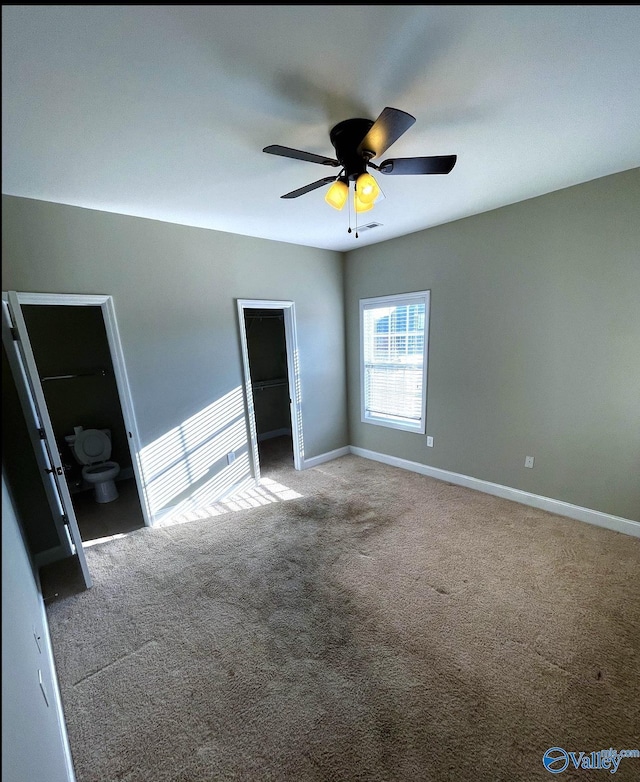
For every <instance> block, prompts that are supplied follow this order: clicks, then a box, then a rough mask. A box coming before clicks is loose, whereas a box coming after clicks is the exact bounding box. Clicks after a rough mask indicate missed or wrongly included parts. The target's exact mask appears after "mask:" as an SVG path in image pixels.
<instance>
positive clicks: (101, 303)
mask: <svg viewBox="0 0 640 782" xmlns="http://www.w3.org/2000/svg"><path fill="white" fill-rule="evenodd" d="M16 299H17V301H18V303H19V304H21V305H22V304H48V305H56V306H74V307H91V306H93V307H100V309H101V311H102V317H103V320H104V327H105V332H106V335H107V342H108V345H109V351H110V354H111V361H112V364H113V373H114V377H115V381H116V387H117V389H118V395H119V398H120V399H119V401H120V407H121V408H122V417H123V420H124V425H125V429H126V432H127V434H130V436H128V437H127V441H128V444H129V450H130V452H131V462H132V466H133V474H134V477H135V479H136V485H137V487H138V497H139V499H140V507H141V510H142V516H143V519H144V523H145V525H146V526H147V527H149V526H151V524H152V522H151V511H150V507H149V501H148V498H147V495H146V491H145V483H144V480H143V475H142V468H141V465H140V436H139V433H138V425H137V422H136V417H135V413H134V408H133V400H132V397H131V389H130V386H129V380H128V377H127V370H126V365H125V360H124V352H123V350H122V343H121V341H120V334H119V331H118V323H117V320H116V311H115V306H114V303H113V296H109V295H106V294H76V293H24V292H17V293H16Z"/></svg>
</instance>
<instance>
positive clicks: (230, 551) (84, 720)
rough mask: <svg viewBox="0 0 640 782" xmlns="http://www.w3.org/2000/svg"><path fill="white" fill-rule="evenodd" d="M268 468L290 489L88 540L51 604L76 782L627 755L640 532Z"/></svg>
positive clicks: (440, 767)
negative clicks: (70, 588) (566, 754)
mask: <svg viewBox="0 0 640 782" xmlns="http://www.w3.org/2000/svg"><path fill="white" fill-rule="evenodd" d="M269 475H270V478H271V479H272V480H274V481H276V482H277V483H280V484H282V485H285V486H286V487H287V488H289V489H292V490H293V491H294V492H296V493H298V494H300V495H302V496H301V497H299V498H297V499H290V500H287V501H280V502H273V503H271V504H266V505H264V506H261V507H257V508H254V509H252V510H246V511H240V512H229V513H221V514H220V515H217V516H215V517H214V518H209V519H204V520H200V521H192V522H189V523H183V524H179V525H176V526H168V527H164V528H162V529H153V530H151V529H143V530H138V531H136V532H133V533H132V534H130V535H128V536H127V537H125V538H122V539H118V540H114V541H112V542H109V543H105V544H104V545H95V546H92V547H91V548H89V549H87V559H88V562H89V567H90V569H91V572H92V574H93V577H94V580H95V585H94V587H93V588H92V589H91V590H89V591H86V592H83V593H80V594H69V595H68V596H64V594H62V593H59V595H60V596H59V597H58V599H51V600H50V601H49V602H48V606H47V610H48V616H49V621H50V631H51V636H52V642H53V647H54V653H55V658H56V665H57V670H58V675H59V680H60V687H61V693H62V699H63V704H64V709H65V714H66V719H67V724H68V730H69V737H70V743H71V749H72V754H73V758H74V762H75V766H76V773H77V777H78V782H139V781H141V780H144V781H145V782H168V781H169V780H171V782H200V780H260V781H262V780H264V782H267V780H287V781H289V780H290V781H291V782H312V781H313V782H315V781H316V780H317V781H318V782H320V781H321V780H322V781H323V782H325V781H326V782H338V781H339V780H345V781H346V780H349V782H351V781H352V780H353V781H354V782H355V781H356V780H358V781H359V780H362V782H391V781H394V782H395V781H396V780H397V782H413V781H414V780H425V782H426V781H427V780H432V781H433V782H440V780H451V781H452V782H453V780H456V781H458V780H462V781H464V780H472V781H473V782H479V781H480V780H491V782H495V781H497V780H505V782H507V780H508V781H509V782H519V781H520V780H522V781H523V782H525V781H529V780H545V779H547V780H549V779H552V778H554V776H555V775H553V774H550V773H549V772H548V771H547V770H546V769H545V768H544V767H543V764H542V756H543V753H544V752H545V751H546V750H547V749H548V748H550V747H556V746H557V747H562V748H564V749H566V750H568V751H574V752H579V751H584V752H591V751H597V750H601V749H604V748H610V747H613V748H615V749H635V748H640V674H639V671H640V578H639V576H640V540H638V539H635V538H631V537H628V536H625V535H622V534H620V533H615V532H611V531H608V530H604V529H601V528H597V527H594V526H591V525H589V524H585V523H582V522H577V521H572V520H569V519H565V518H561V517H558V516H554V515H552V514H549V513H545V512H544V511H538V510H535V509H532V508H528V507H525V506H521V505H518V504H515V503H512V502H509V501H507V500H501V499H498V498H495V497H491V496H488V495H485V494H481V493H479V492H475V491H472V490H469V489H464V488H460V487H456V486H451V485H449V484H446V483H443V482H439V481H436V480H432V479H430V478H426V477H423V476H420V475H417V474H414V473H409V472H405V471H402V470H399V469H396V468H392V467H387V466H384V465H381V464H378V463H375V462H371V461H367V460H364V459H361V458H358V457H355V456H346V457H343V458H341V459H337V460H335V461H333V462H329V463H326V464H324V465H322V466H320V467H317V468H315V469H312V470H309V471H306V472H304V473H295V472H294V471H292V470H291V469H290V468H288V467H286V468H285V467H283V468H281V469H277V470H273V471H272V472H271V473H269ZM274 486H275V484H273V485H272V488H273V487H274ZM278 492H279V490H276V491H275V492H274V493H273V496H274V497H275V496H277V495H278ZM280 494H283V492H280ZM50 597H51V595H50ZM557 776H558V778H560V779H562V780H567V779H571V780H582V781H583V782H585V780H593V779H608V778H611V777H610V776H609V775H608V772H607V771H604V770H600V771H587V770H584V769H579V770H577V771H576V770H573V767H572V766H570V767H569V768H568V769H567V770H566V771H565V772H563V773H562V774H559V775H557ZM613 778H614V779H616V780H632V779H634V780H638V779H640V759H631V758H628V759H623V760H622V761H621V762H620V766H619V769H618V771H617V773H616V775H615V777H613Z"/></svg>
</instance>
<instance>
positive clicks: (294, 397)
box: [236, 299, 304, 483]
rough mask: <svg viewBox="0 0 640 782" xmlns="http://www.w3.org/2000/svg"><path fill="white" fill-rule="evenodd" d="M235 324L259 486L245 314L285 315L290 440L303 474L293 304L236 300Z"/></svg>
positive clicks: (302, 445)
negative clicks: (238, 336) (263, 311)
mask: <svg viewBox="0 0 640 782" xmlns="http://www.w3.org/2000/svg"><path fill="white" fill-rule="evenodd" d="M236 301H237V305H238V321H239V326H240V345H241V348H242V368H243V373H244V394H245V406H246V412H247V421H248V424H249V454H250V457H251V464H252V468H253V477H254V478H255V480H256V481H257V482H258V483H259V482H260V458H259V454H258V430H257V426H256V414H255V409H254V404H253V385H252V383H251V372H250V367H249V347H248V345H247V329H246V323H245V318H244V312H245V310H282V311H283V314H284V338H285V347H286V352H287V379H288V381H289V399H290V403H289V410H290V414H291V438H292V440H293V466H294V468H295V469H296V470H302V469H303V464H304V436H303V428H302V393H301V383H300V359H299V355H300V353H299V351H298V335H297V331H296V311H295V304H294V302H292V301H273V300H264V299H237V300H236Z"/></svg>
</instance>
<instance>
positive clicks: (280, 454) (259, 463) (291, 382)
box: [238, 299, 304, 481]
mask: <svg viewBox="0 0 640 782" xmlns="http://www.w3.org/2000/svg"><path fill="white" fill-rule="evenodd" d="M238 317H239V325H240V336H241V345H242V358H243V366H244V377H245V383H244V385H245V399H246V405H247V416H248V420H249V430H250V443H251V449H250V453H251V455H252V462H253V469H254V476H255V478H256V480H258V481H259V480H260V476H261V473H262V472H263V471H264V468H272V467H280V466H285V467H286V466H287V465H290V466H291V468H295V469H296V470H300V469H302V464H303V460H304V442H303V437H302V415H301V407H300V378H299V368H298V348H297V335H296V323H295V309H294V304H293V302H291V301H262V300H251V299H239V300H238Z"/></svg>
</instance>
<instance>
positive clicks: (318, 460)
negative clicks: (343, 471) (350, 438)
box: [302, 445, 351, 470]
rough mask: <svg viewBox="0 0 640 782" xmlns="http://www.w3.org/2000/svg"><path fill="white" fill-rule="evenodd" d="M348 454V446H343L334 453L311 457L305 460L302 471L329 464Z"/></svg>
mask: <svg viewBox="0 0 640 782" xmlns="http://www.w3.org/2000/svg"><path fill="white" fill-rule="evenodd" d="M350 453H351V448H350V446H348V445H345V446H344V447H343V448H336V449H335V451H327V453H321V454H320V455H319V456H312V457H311V458H310V459H305V460H304V462H303V465H302V469H303V470H308V469H310V468H311V467H317V466H318V465H319V464H323V463H324V462H331V461H333V459H339V458H340V457H341V456H348V455H349V454H350Z"/></svg>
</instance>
